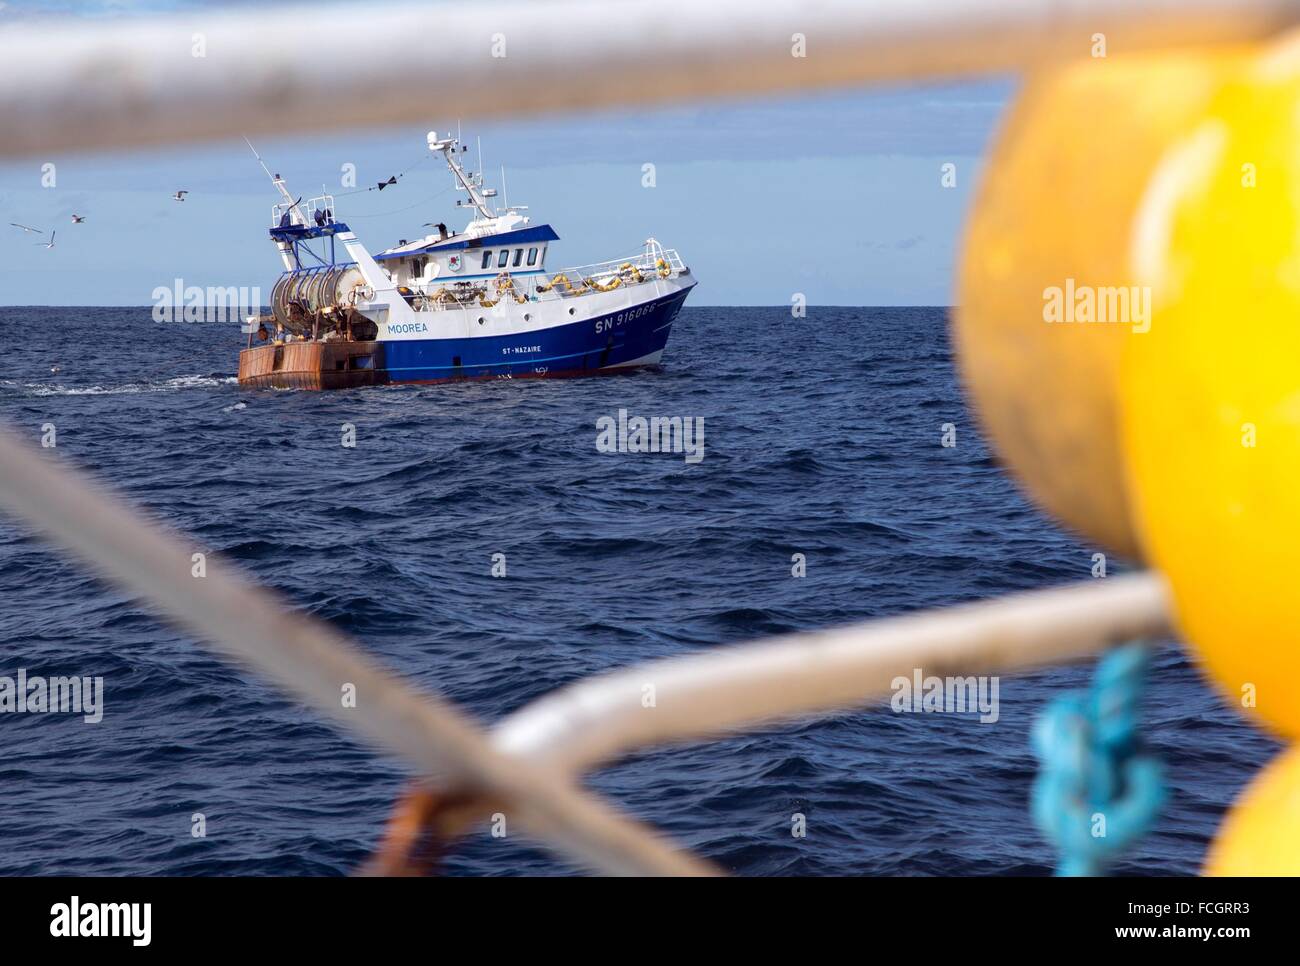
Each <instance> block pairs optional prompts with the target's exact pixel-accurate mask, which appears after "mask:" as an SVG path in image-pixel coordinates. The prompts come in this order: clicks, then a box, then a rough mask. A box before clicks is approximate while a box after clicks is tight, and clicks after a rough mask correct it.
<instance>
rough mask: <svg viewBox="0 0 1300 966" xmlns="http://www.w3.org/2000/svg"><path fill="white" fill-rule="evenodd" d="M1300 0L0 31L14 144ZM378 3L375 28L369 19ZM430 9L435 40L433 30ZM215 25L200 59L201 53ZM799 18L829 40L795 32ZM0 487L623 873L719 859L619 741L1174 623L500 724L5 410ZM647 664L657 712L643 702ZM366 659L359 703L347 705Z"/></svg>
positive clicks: (785, 64)
mask: <svg viewBox="0 0 1300 966" xmlns="http://www.w3.org/2000/svg"><path fill="white" fill-rule="evenodd" d="M1296 14H1297V5H1296V4H1295V3H1292V2H1285V0H1088V2H1083V0H1078V2H1071V0H1055V2H1053V0H950V2H940V0H910V2H907V3H902V2H899V3H889V2H885V0H828V2H825V3H821V4H817V5H815V6H812V7H809V8H808V9H802V8H800V7H799V6H798V5H793V4H784V3H782V4H764V3H755V2H749V0H744V2H742V0H716V2H714V3H710V4H689V3H675V2H671V0H652V2H643V0H629V2H626V3H623V4H620V5H618V6H616V7H611V6H610V5H609V4H607V3H604V2H600V3H593V2H585V0H584V2H561V3H548V4H541V3H512V4H495V5H493V6H492V7H491V8H480V7H474V8H466V7H462V6H459V5H425V4H421V5H408V4H401V5H391V6H388V5H385V6H374V7H371V6H363V7H348V6H341V7H327V8H324V9H319V8H313V9H312V10H311V12H310V16H309V17H307V15H306V14H303V13H301V12H298V11H293V10H284V9H270V10H258V11H256V12H255V13H247V12H240V13H230V14H223V15H212V16H209V15H204V16H203V17H201V18H196V17H195V16H193V15H187V16H184V17H160V18H154V19H148V20H140V21H125V22H115V23H112V24H98V23H97V24H93V25H92V24H83V23H72V24H69V23H68V22H66V21H60V22H58V23H33V24H20V25H17V26H12V27H9V28H6V29H5V30H3V31H0V49H2V50H3V52H4V55H5V56H3V57H0V120H3V122H4V130H5V136H4V138H3V140H0V156H10V157H16V156H24V155H32V154H38V153H50V152H57V151H67V150H74V149H75V150H85V149H92V148H94V149H98V148H113V147H139V146H141V145H144V144H150V143H182V142H186V141H191V140H196V139H201V138H213V137H229V136H234V135H236V134H239V133H245V132H246V133H250V134H251V133H254V132H259V131H276V132H277V133H284V132H290V131H306V130H324V129H328V128H337V127H344V126H350V125H356V124H380V123H389V122H393V123H396V122H402V121H405V120H407V105H406V101H405V99H403V98H399V97H376V96H375V92H376V91H382V90H384V89H385V88H386V87H387V86H388V85H390V84H391V83H392V79H393V78H400V83H401V84H402V85H403V87H405V88H410V87H420V86H428V85H432V84H433V83H434V82H435V81H436V83H437V89H439V90H440V96H441V97H442V99H443V100H444V102H446V103H456V104H457V105H458V110H459V111H461V112H462V113H463V114H465V115H478V116H482V115H487V114H502V113H533V112H536V111H539V110H542V109H563V108H581V109H590V108H593V107H600V106H610V105H631V104H641V103H650V102H656V101H663V100H668V99H672V98H694V97H698V96H702V95H710V94H731V95H734V94H742V93H763V92H771V91H780V90H794V89H805V88H812V87H826V86H831V85H843V84H849V83H858V82H862V81H868V80H872V81H878V80H892V79H898V78H914V77H939V76H947V75H954V74H961V73H975V72H987V71H1005V70H1014V69H1022V68H1027V67H1033V66H1034V65H1036V64H1038V63H1042V62H1045V61H1053V60H1059V59H1060V58H1062V57H1064V56H1071V55H1074V54H1077V53H1079V52H1080V49H1083V50H1086V42H1085V40H1084V39H1081V38H1085V39H1086V37H1088V36H1090V35H1091V34H1092V33H1095V32H1106V33H1107V34H1108V36H1109V39H1110V42H1111V44H1112V45H1113V46H1115V47H1116V49H1118V48H1120V47H1128V48H1133V47H1140V46H1159V45H1175V44H1183V43H1190V42H1196V41H1204V40H1214V41H1223V40H1228V39H1240V38H1247V37H1257V36H1261V35H1264V34H1266V33H1269V32H1272V31H1274V30H1276V29H1278V28H1280V27H1282V26H1284V25H1286V24H1288V23H1290V22H1293V21H1294V20H1295V19H1296ZM358 20H364V21H366V22H367V23H368V24H369V29H367V30H366V31H356V30H354V29H352V26H353V25H354V24H355V23H356V22H358ZM575 22H578V23H583V24H584V25H586V26H585V28H584V30H581V31H574V30H573V29H572V26H571V25H572V24H573V23H575ZM303 23H310V24H311V25H312V28H313V29H316V30H319V31H320V33H321V35H322V36H334V35H337V34H339V33H340V32H342V33H345V34H346V35H347V36H349V38H350V48H349V56H348V57H347V58H344V59H343V60H341V61H339V62H338V63H333V64H331V68H330V70H329V71H328V72H326V73H324V74H321V75H319V76H318V75H317V72H316V69H315V66H314V65H313V64H311V63H310V62H309V61H308V60H307V59H303V58H292V57H286V56H285V55H284V51H283V48H282V45H281V41H280V39H279V38H282V37H284V36H289V35H291V34H293V33H294V32H295V31H296V30H297V29H298V28H299V27H300V26H301V25H302V24H303ZM435 31H436V35H437V36H439V38H440V42H439V45H438V49H439V55H438V57H437V58H436V59H435V58H431V57H429V56H428V53H427V37H429V36H432V35H434V33H435ZM200 34H201V35H202V40H203V50H204V56H203V57H198V56H196V55H195V53H194V52H193V51H194V50H195V49H196V44H197V40H196V39H195V38H196V37H197V36H199V35H200ZM498 34H499V35H500V38H499V40H500V41H504V46H501V45H500V43H499V40H498V38H497V35H498ZM796 34H797V35H800V36H803V37H805V38H806V40H807V43H808V44H810V45H820V46H821V49H822V53H820V54H819V55H818V56H816V57H807V58H800V57H795V56H792V51H791V43H792V38H793V37H794V35H796ZM494 45H496V46H499V47H500V49H501V50H503V51H504V54H503V55H502V56H500V57H497V56H495V55H494V54H493V53H492V51H493V50H494ZM309 75H310V76H309ZM647 76H652V77H654V78H656V83H654V84H647V83H646V82H645V78H646V77H647ZM0 506H3V507H4V508H6V509H7V510H9V511H10V512H11V513H13V514H15V515H16V516H17V517H19V518H21V519H23V520H25V521H26V522H27V523H29V524H31V525H32V526H34V527H36V528H37V529H38V530H40V531H41V532H42V533H44V534H45V535H47V536H48V537H50V538H51V539H53V540H54V541H56V542H57V543H59V544H61V545H62V546H63V547H65V548H66V549H68V550H69V551H71V552H73V553H75V554H76V555H77V556H78V557H80V558H81V559H82V560H84V561H85V562H87V563H88V564H90V565H91V566H93V567H95V568H96V569H98V570H99V571H100V572H101V573H102V574H104V576H106V577H107V578H108V579H110V580H112V581H114V582H115V583H117V584H119V585H121V586H122V587H124V588H126V589H128V590H129V591H131V592H132V593H135V594H138V595H139V596H140V597H141V598H142V599H144V600H147V601H149V602H151V603H152V605H153V606H154V607H155V608H157V610H158V611H159V612H160V613H161V614H163V615H164V616H166V617H167V618H169V619H171V620H173V621H175V622H176V623H177V624H179V625H180V626H182V627H183V628H185V629H186V630H188V631H189V632H190V633H192V634H194V635H195V637H196V638H198V639H199V640H201V641H203V642H205V643H207V644H208V645H210V646H212V647H213V648H215V649H216V650H217V651H218V652H219V653H221V654H223V655H226V656H228V657H231V658H233V659H236V660H239V661H241V662H243V663H244V664H246V665H248V666H249V667H251V668H253V669H255V670H256V671H258V672H259V673H260V674H262V675H264V676H266V677H267V678H268V679H270V680H271V681H273V682H275V683H276V684H278V685H279V686H280V687H281V688H283V689H284V690H285V691H286V693H289V694H291V695H294V696H296V697H298V698H300V699H301V700H304V701H306V702H308V703H309V704H311V705H312V706H313V707H315V708H317V709H319V710H321V711H325V712H328V713H329V714H331V715H332V716H333V717H334V718H335V720H337V721H339V722H340V723H342V724H343V725H345V726H347V727H351V728H355V729H356V730H358V731H359V732H360V733H362V734H364V735H366V736H367V737H368V738H369V739H370V740H371V741H372V742H373V743H374V744H375V745H376V746H378V747H380V748H383V749H385V750H387V751H390V752H392V753H394V754H396V755H399V756H400V757H402V758H403V759H404V760H406V761H407V762H409V763H410V764H411V765H412V766H413V768H415V769H416V770H417V771H418V772H419V773H420V774H422V775H426V776H428V777H429V778H430V779H432V780H435V781H437V782H438V783H439V784H440V786H441V787H444V788H449V789H466V790H469V791H471V792H472V793H474V794H476V795H480V796H483V797H485V798H487V799H489V800H491V801H494V802H500V803H503V804H504V807H507V808H510V809H512V810H513V811H514V813H515V814H516V816H517V817H518V819H519V822H520V824H521V825H522V826H523V827H524V828H525V830H526V831H528V832H529V833H531V834H532V835H533V836H535V837H537V838H538V839H539V840H541V841H542V842H544V843H546V844H548V845H549V846H551V847H552V848H554V849H556V850H557V851H558V852H560V853H561V854H563V855H565V856H566V857H569V858H572V859H576V860H578V861H581V862H583V863H585V864H586V865H587V866H589V867H590V868H592V869H596V870H600V871H604V872H613V873H651V874H694V873H708V872H712V871H716V870H713V869H712V868H711V867H710V866H708V865H707V864H706V863H702V862H700V861H699V860H697V859H695V858H693V857H691V856H689V855H686V854H684V853H682V852H681V851H679V850H677V849H675V848H673V847H672V846H671V845H669V844H667V843H666V842H664V841H663V840H662V839H661V838H660V837H659V836H657V835H656V834H654V833H653V832H652V831H651V830H649V829H647V828H645V827H643V826H641V825H639V824H637V823H636V822H633V821H631V820H629V819H626V818H624V817H622V816H621V815H619V814H618V812H617V811H615V810H613V809H612V808H610V807H609V806H608V805H607V804H606V803H604V802H602V801H600V800H599V799H597V798H596V797H595V796H593V795H592V794H590V793H589V792H587V791H585V790H583V789H581V788H580V786H579V784H578V779H579V778H580V776H581V774H582V773H583V772H584V771H586V770H588V769H590V768H592V767H595V766H598V765H600V764H601V763H603V762H607V761H610V760H613V759H614V758H616V757H618V756H619V755H622V754H626V753H628V752H631V751H633V750H637V749H640V748H645V747H649V746H652V745H656V744H661V743H665V742H679V741H688V740H697V739H701V738H707V737H713V736H716V735H719V734H722V733H724V732H726V731H728V730H731V729H735V728H740V727H748V726H752V725H754V724H757V723H765V722H770V721H774V720H781V719H788V718H791V717H795V716H800V715H807V714H812V713H825V712H827V711H831V710H837V709H845V708H852V707H858V706H861V705H862V704H864V703H865V702H866V701H868V700H870V699H871V698H872V697H873V696H875V695H878V694H881V693H885V692H886V691H887V689H888V687H889V682H890V680H891V679H892V678H893V677H894V676H895V675H898V674H907V673H909V671H910V669H912V668H914V667H916V666H918V665H924V666H925V667H926V668H927V669H933V671H934V672H935V673H954V674H958V673H959V674H973V673H980V672H989V671H1014V670H1018V669H1025V668H1030V667H1035V666H1040V665H1044V664H1052V663H1057V662H1060V661H1065V660H1071V659H1076V658H1081V657H1084V656H1086V655H1088V654H1091V653H1095V652H1097V651H1099V650H1101V649H1103V648H1105V647H1106V646H1108V645H1110V644H1113V643H1116V642H1119V641H1123V640H1128V639H1132V638H1135V637H1148V638H1149V637H1158V636H1161V635H1164V634H1167V633H1169V632H1170V626H1169V619H1168V616H1167V615H1168V604H1167V599H1166V592H1165V588H1164V585H1163V581H1162V580H1161V579H1160V578H1159V577H1157V576H1154V575H1149V574H1139V575H1133V576H1127V577H1113V578H1109V579H1107V580H1105V581H1089V582H1087V583H1086V584H1081V585H1078V586H1071V587H1062V588H1056V589H1052V590H1045V591H1038V592H1032V593H1025V594H1019V595H1015V596H1011V597H1007V598H1004V599H1002V600H997V601H989V602H984V603H978V604H968V605H962V606H959V607H953V608H948V609H943V610H934V611H927V612H925V613H921V614H915V615H908V616H902V617H895V618H890V619H888V620H882V621H874V622H868V623H865V624H860V625H854V626H851V627H845V628H839V629H836V630H831V631H824V632H820V633H815V634H798V635H790V636H787V637H782V638H776V639H773V640H770V641H764V642H757V643H753V644H747V645H740V646H735V647H727V648H721V649H717V650H714V651H709V652H706V653H702V654H698V655H693V656H688V657H681V658H674V659H671V660H665V661H659V662H653V663H650V664H646V665H641V666H639V667H636V668H632V669H627V670H623V671H618V672H614V673H611V674H607V675H603V676H600V677H596V678H593V679H591V680H588V681H583V682H579V683H578V684H576V685H573V686H571V687H569V688H566V689H564V690H562V691H560V692H558V693H556V694H553V695H550V696H547V697H545V698H543V699H541V700H540V701H538V702H536V703H534V704H533V705H530V706H528V707H525V708H524V709H522V710H521V711H519V712H517V713H516V714H514V715H512V716H510V717H509V718H507V719H506V720H504V721H502V722H500V723H498V724H497V725H496V726H495V728H493V729H491V730H490V731H485V730H484V729H483V728H482V727H481V726H479V725H478V724H476V723H475V722H473V721H471V720H470V719H468V718H467V717H466V716H465V715H463V714H462V713H460V712H459V711H457V710H456V709H455V708H453V707H451V706H450V705H449V704H448V703H447V702H445V701H444V700H442V699H440V698H438V697H437V696H435V695H432V694H427V693H421V692H417V691H415V690H413V689H412V688H410V686H409V685H407V684H405V683H404V682H403V681H401V680H400V679H399V678H398V677H397V676H396V675H394V674H393V673H391V672H389V671H387V670H385V669H383V668H381V667H379V666H377V665H376V664H375V663H374V662H373V661H372V660H371V659H370V658H368V657H367V656H366V655H365V654H364V652H363V651H361V649H359V648H358V647H357V646H356V645H355V644H353V643H352V642H350V641H349V640H347V639H346V638H345V637H344V636H343V635H341V634H339V633H338V632H337V631H336V630H334V629H333V628H332V627H330V626H328V625H327V624H324V623H323V622H321V621H318V620H315V619H312V618H310V617H307V616H304V615H301V614H297V613H294V612H293V611H292V609H291V608H290V607H289V606H288V605H287V603H286V602H285V601H283V600H281V599H279V598H278V597H276V596H274V595H272V594H270V593H268V592H266V591H264V590H262V589H260V588H258V587H256V586H255V585H253V584H251V583H250V582H247V581H245V580H244V579H243V578H241V577H240V575H239V574H238V573H237V572H236V571H235V570H233V569H230V568H227V567H226V566H224V565H222V564H221V562H220V561H209V565H208V569H207V576H206V577H203V578H195V577H193V576H192V571H191V552H192V548H191V547H190V546H188V545H187V544H186V542H185V541H184V539H183V538H182V537H178V536H176V535H174V534H169V533H167V532H166V531H164V530H163V529H161V528H160V527H158V526H157V525H155V524H154V523H152V522H151V521H149V520H147V519H146V518H145V517H144V516H143V515H142V514H140V513H139V512H137V511H136V510H134V509H132V508H130V507H129V506H127V505H126V504H124V503H123V502H122V501H121V500H120V499H118V498H116V497H113V496H112V495H111V494H109V493H107V492H106V491H104V490H103V489H101V488H99V487H98V486H96V485H94V484H93V483H91V482H90V481H89V480H88V479H86V478H85V477H84V475H83V474H81V473H80V472H77V471H75V470H73V469H71V468H69V467H67V466H66V465H65V464H62V463H61V462H56V461H54V460H51V459H49V458H48V457H46V456H45V455H43V454H42V453H41V452H40V451H39V450H37V449H35V448H34V447H32V446H30V445H28V444H26V443H24V442H22V441H21V440H20V439H18V438H17V437H16V436H14V435H13V434H12V433H9V432H5V431H0ZM647 681H649V682H653V683H654V684H655V688H656V693H657V700H656V702H655V706H654V707H653V708H646V707H644V706H643V704H642V701H641V696H642V693H643V692H642V686H643V685H644V684H645V683H646V682H647ZM345 683H346V684H352V685H354V686H355V688H356V692H357V696H358V700H357V705H356V707H355V708H350V709H345V708H343V707H342V706H341V702H340V700H339V696H340V688H341V686H342V685H343V684H345Z"/></svg>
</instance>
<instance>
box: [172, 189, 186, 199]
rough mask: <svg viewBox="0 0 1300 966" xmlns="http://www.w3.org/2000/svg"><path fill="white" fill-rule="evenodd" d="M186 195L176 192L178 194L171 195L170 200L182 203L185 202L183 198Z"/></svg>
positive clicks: (183, 192) (182, 192) (184, 192)
mask: <svg viewBox="0 0 1300 966" xmlns="http://www.w3.org/2000/svg"><path fill="white" fill-rule="evenodd" d="M187 194H189V192H188V191H178V192H176V194H174V195H172V200H173V201H184V200H185V196H186V195H187Z"/></svg>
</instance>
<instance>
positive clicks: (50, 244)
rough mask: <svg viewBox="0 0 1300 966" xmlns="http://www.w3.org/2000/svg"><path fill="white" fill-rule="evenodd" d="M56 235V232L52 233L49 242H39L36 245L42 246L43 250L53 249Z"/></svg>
mask: <svg viewBox="0 0 1300 966" xmlns="http://www.w3.org/2000/svg"><path fill="white" fill-rule="evenodd" d="M54 234H55V233H54V232H50V240H49V241H48V242H37V243H36V244H38V245H40V246H41V247H42V248H53V247H54Z"/></svg>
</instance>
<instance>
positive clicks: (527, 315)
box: [524, 312, 533, 322]
mask: <svg viewBox="0 0 1300 966" xmlns="http://www.w3.org/2000/svg"><path fill="white" fill-rule="evenodd" d="M532 318H533V317H532V316H531V315H529V314H528V313H527V312H525V313H524V321H525V322H529V321H531V320H532Z"/></svg>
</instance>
